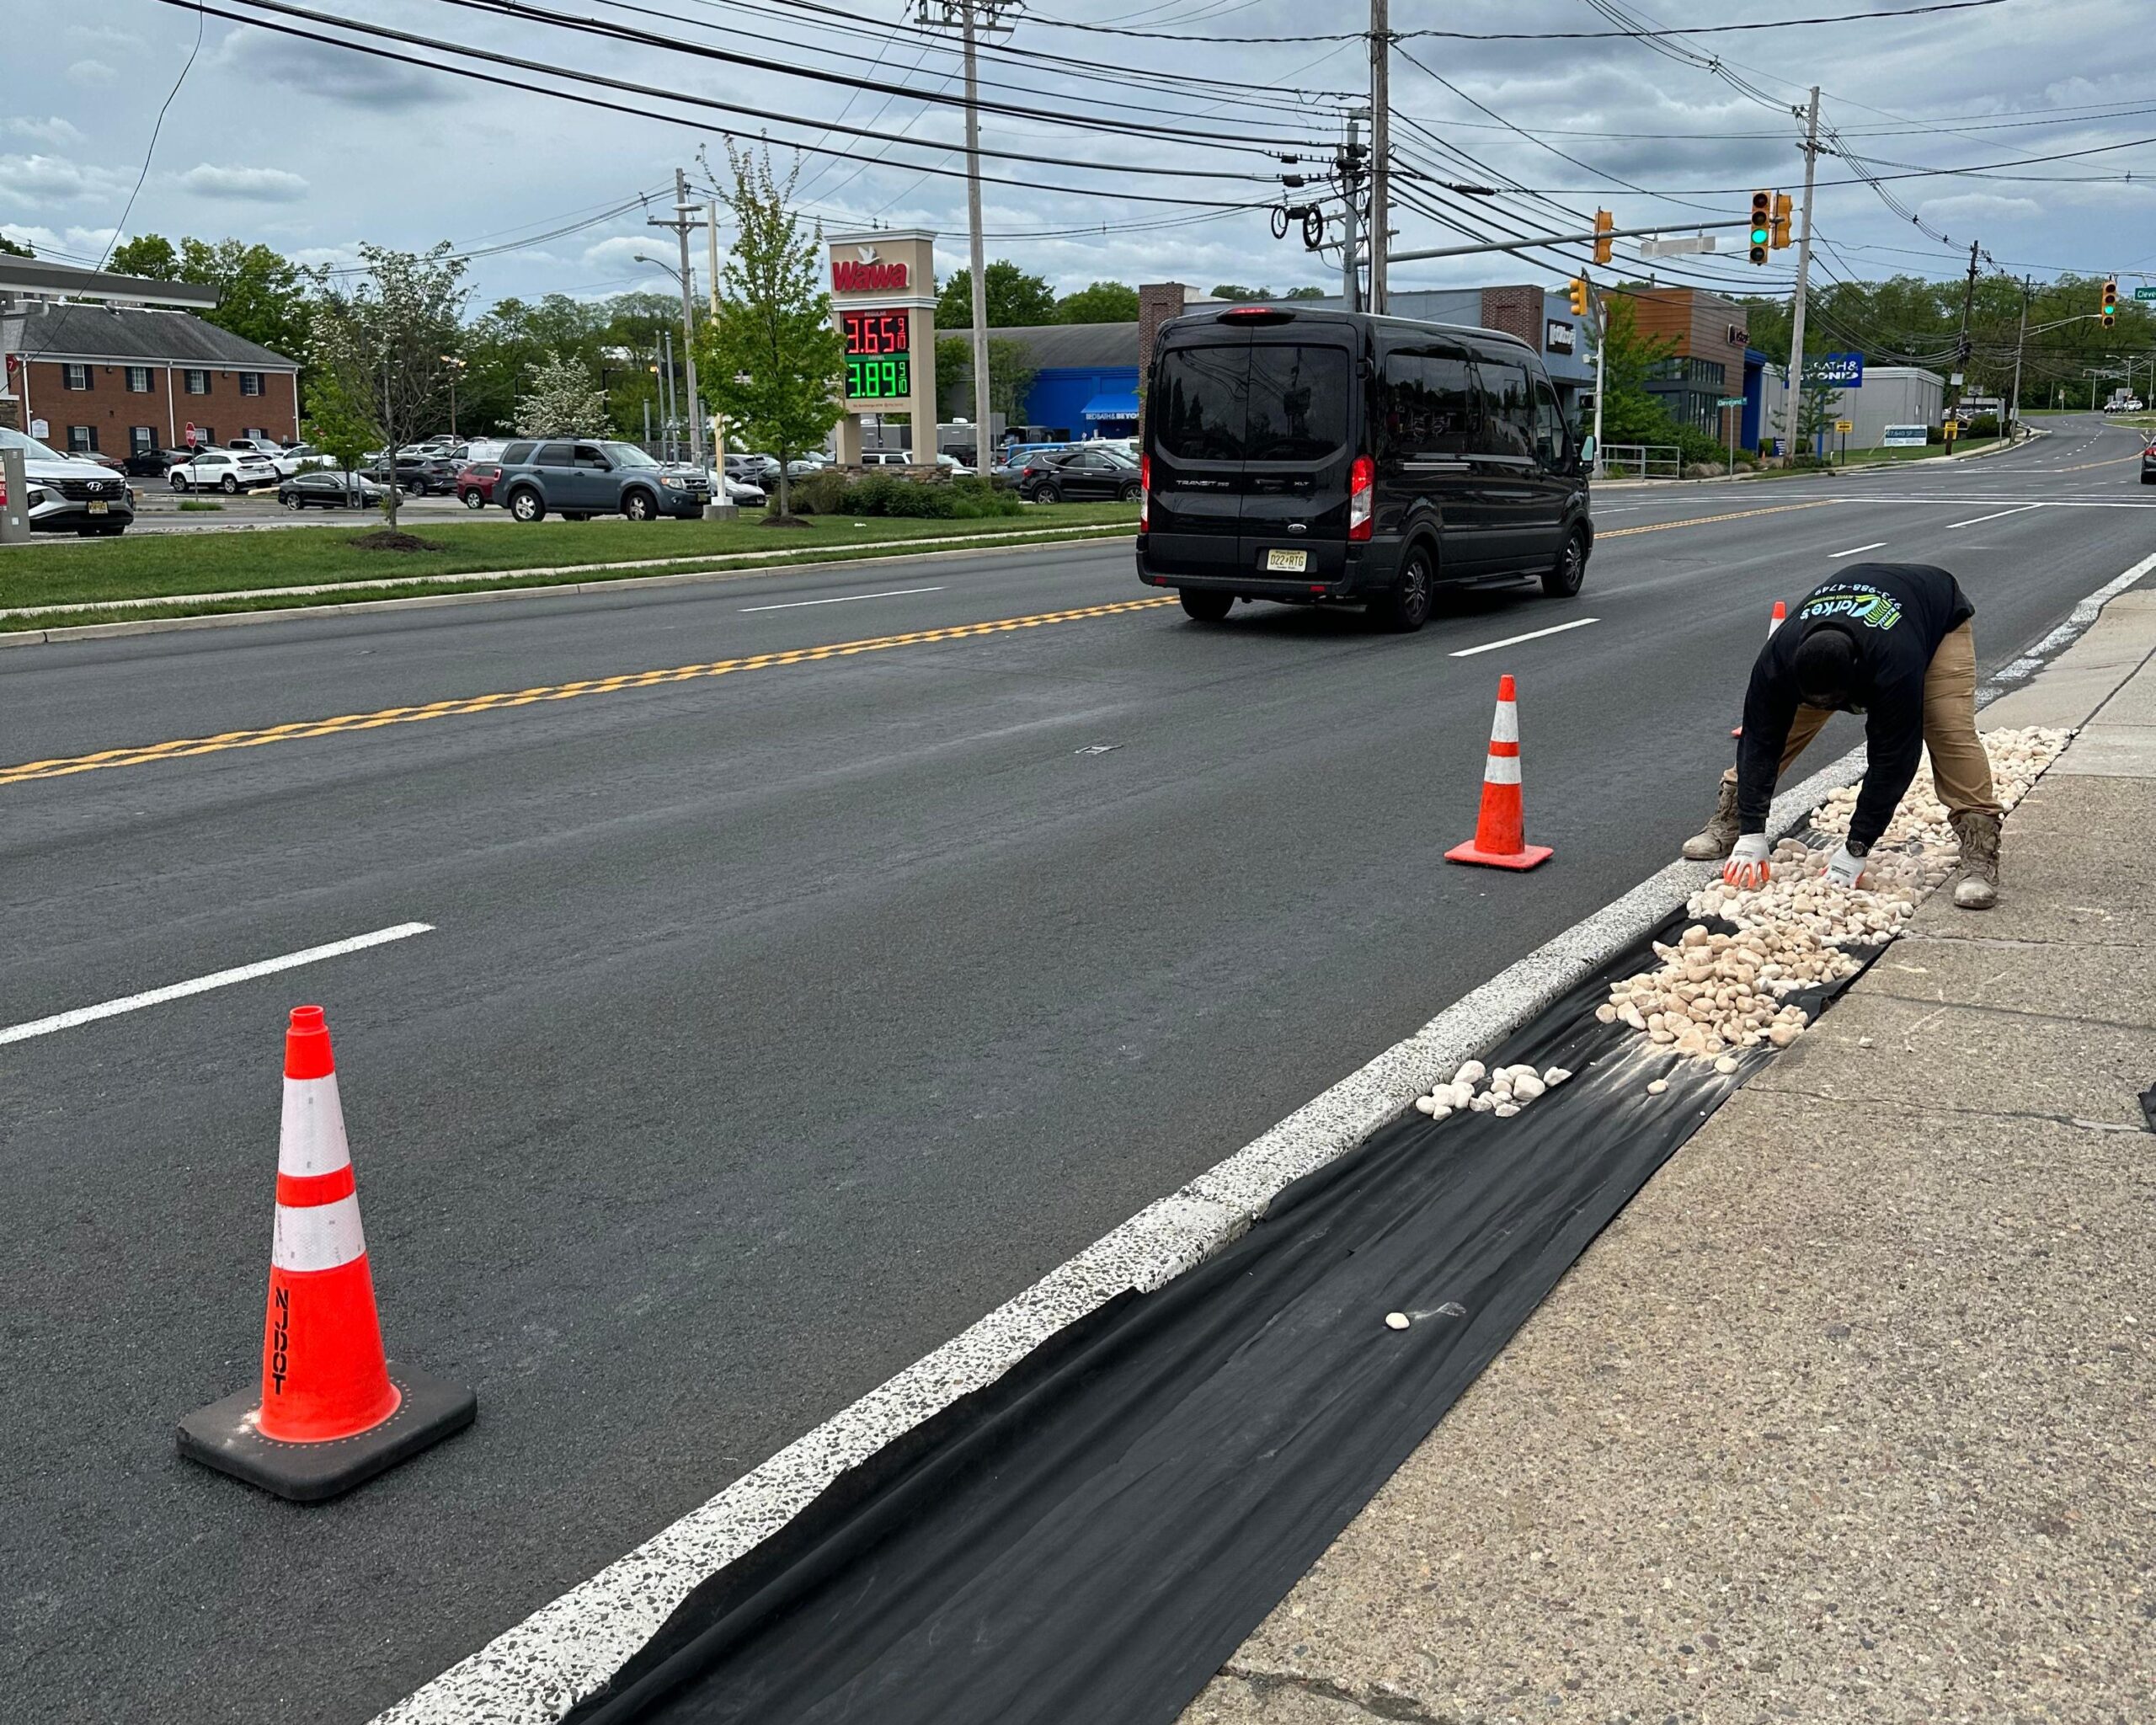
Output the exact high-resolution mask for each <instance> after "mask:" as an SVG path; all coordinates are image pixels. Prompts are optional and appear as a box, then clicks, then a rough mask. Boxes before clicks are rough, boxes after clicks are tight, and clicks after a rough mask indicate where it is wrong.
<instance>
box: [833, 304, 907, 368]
mask: <svg viewBox="0 0 2156 1725" xmlns="http://www.w3.org/2000/svg"><path fill="white" fill-rule="evenodd" d="M839 318H840V319H841V323H842V325H843V327H844V328H845V330H846V353H847V355H849V356H850V357H852V358H856V359H867V358H870V357H880V356H881V355H884V354H903V353H910V352H911V351H912V350H913V326H912V323H911V320H910V316H909V314H908V313H907V312H902V311H901V312H840V313H839Z"/></svg>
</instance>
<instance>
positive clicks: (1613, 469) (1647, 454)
mask: <svg viewBox="0 0 2156 1725" xmlns="http://www.w3.org/2000/svg"><path fill="white" fill-rule="evenodd" d="M1601 467H1602V473H1601V477H1602V478H1605V479H1678V478H1683V477H1684V451H1681V450H1680V449H1678V446H1676V445H1675V444H1673V443H1605V444H1604V445H1603V446H1602V451H1601Z"/></svg>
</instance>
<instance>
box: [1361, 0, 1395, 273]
mask: <svg viewBox="0 0 2156 1725" xmlns="http://www.w3.org/2000/svg"><path fill="white" fill-rule="evenodd" d="M1391 71H1392V15H1391V10H1390V0H1370V246H1369V250H1370V303H1369V307H1367V309H1368V310H1369V311H1373V312H1379V313H1380V314H1382V313H1384V312H1389V311H1390V310H1391V309H1392V305H1391V296H1390V292H1389V291H1388V284H1387V282H1386V280H1385V251H1386V248H1388V247H1390V245H1391V243H1392V160H1391V158H1392V88H1391V77H1390V74H1391Z"/></svg>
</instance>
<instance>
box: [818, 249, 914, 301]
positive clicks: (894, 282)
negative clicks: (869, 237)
mask: <svg viewBox="0 0 2156 1725" xmlns="http://www.w3.org/2000/svg"><path fill="white" fill-rule="evenodd" d="M847 249H848V250H850V251H851V252H852V253H853V254H854V255H853V256H852V257H851V258H845V257H834V258H833V259H831V290H832V291H833V292H835V293H904V292H905V291H906V290H907V289H909V288H910V287H911V286H913V272H912V271H911V270H909V269H908V268H907V266H906V265H905V264H903V263H889V262H886V261H885V260H884V259H882V258H880V257H878V255H877V253H876V248H875V247H873V246H852V247H849V248H847Z"/></svg>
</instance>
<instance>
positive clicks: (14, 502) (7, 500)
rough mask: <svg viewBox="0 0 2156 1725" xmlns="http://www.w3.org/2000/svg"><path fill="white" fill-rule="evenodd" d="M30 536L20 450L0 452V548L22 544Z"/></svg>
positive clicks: (27, 494) (26, 483)
mask: <svg viewBox="0 0 2156 1725" xmlns="http://www.w3.org/2000/svg"><path fill="white" fill-rule="evenodd" d="M29 537H30V488H29V474H28V473H26V472H25V471H24V456H23V451H21V450H19V449H0V545H20V544H25V543H27V542H29Z"/></svg>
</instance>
